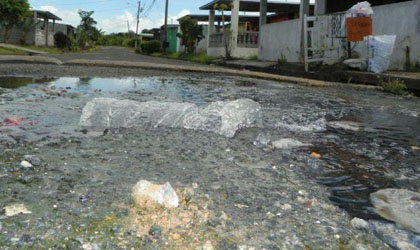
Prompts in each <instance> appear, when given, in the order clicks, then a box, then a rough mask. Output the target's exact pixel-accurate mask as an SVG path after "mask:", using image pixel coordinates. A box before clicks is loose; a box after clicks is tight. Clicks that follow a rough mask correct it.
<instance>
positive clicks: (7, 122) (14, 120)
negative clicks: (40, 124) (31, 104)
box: [3, 116, 25, 126]
mask: <svg viewBox="0 0 420 250" xmlns="http://www.w3.org/2000/svg"><path fill="white" fill-rule="evenodd" d="M24 121H25V118H23V117H20V116H11V117H7V118H6V119H4V120H3V125H4V126H19V125H21V124H22V123H23V122H24Z"/></svg>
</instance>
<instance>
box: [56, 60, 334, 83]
mask: <svg viewBox="0 0 420 250" xmlns="http://www.w3.org/2000/svg"><path fill="white" fill-rule="evenodd" d="M64 65H78V66H100V67H122V68H142V69H153V70H171V71H185V72H200V73H218V74H228V75H235V76H243V77H251V78H259V79H265V80H274V81H281V82H289V83H296V84H300V85H304V86H310V87H327V86H331V85H332V84H331V83H329V82H326V81H319V80H311V79H305V78H300V77H292V76H283V75H276V74H269V73H262V72H251V71H244V70H234V69H227V68H221V67H214V66H184V65H171V64H157V63H146V62H129V61H104V60H86V59H76V60H70V61H68V62H66V63H64Z"/></svg>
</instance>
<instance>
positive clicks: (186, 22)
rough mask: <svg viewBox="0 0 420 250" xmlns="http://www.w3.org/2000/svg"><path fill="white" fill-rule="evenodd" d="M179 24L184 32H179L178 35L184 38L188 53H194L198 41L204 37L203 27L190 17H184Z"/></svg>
mask: <svg viewBox="0 0 420 250" xmlns="http://www.w3.org/2000/svg"><path fill="white" fill-rule="evenodd" d="M179 24H180V27H181V32H182V33H178V34H177V36H178V37H179V38H181V39H182V40H183V43H184V45H185V48H186V52H187V54H193V53H194V51H195V47H196V45H197V43H198V42H200V41H201V40H202V39H203V38H204V36H203V27H202V26H200V25H198V24H197V22H196V21H194V20H192V19H191V18H190V17H184V18H182V19H181V20H179Z"/></svg>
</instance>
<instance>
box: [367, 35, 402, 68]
mask: <svg viewBox="0 0 420 250" xmlns="http://www.w3.org/2000/svg"><path fill="white" fill-rule="evenodd" d="M396 39H397V36H396V35H381V36H368V37H365V42H366V45H367V48H368V71H370V72H374V73H382V72H385V71H387V70H388V67H389V63H390V61H391V57H392V52H393V51H394V45H395V40H396Z"/></svg>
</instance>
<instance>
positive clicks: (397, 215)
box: [370, 189, 420, 233]
mask: <svg viewBox="0 0 420 250" xmlns="http://www.w3.org/2000/svg"><path fill="white" fill-rule="evenodd" d="M370 200H371V201H372V204H373V206H374V207H375V209H376V212H377V213H378V214H379V215H380V216H382V217H383V218H385V219H388V220H391V221H394V222H396V223H397V224H398V225H400V226H401V228H403V229H406V230H410V231H413V232H415V233H420V193H416V192H412V191H409V190H404V189H383V190H379V191H378V192H376V193H372V194H371V195H370Z"/></svg>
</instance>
